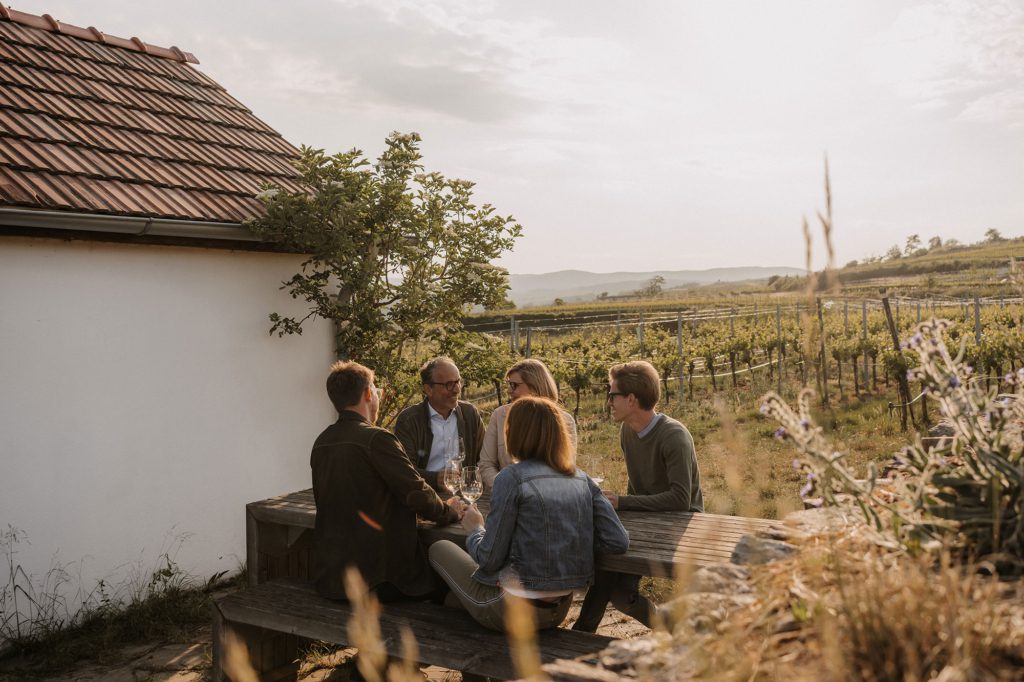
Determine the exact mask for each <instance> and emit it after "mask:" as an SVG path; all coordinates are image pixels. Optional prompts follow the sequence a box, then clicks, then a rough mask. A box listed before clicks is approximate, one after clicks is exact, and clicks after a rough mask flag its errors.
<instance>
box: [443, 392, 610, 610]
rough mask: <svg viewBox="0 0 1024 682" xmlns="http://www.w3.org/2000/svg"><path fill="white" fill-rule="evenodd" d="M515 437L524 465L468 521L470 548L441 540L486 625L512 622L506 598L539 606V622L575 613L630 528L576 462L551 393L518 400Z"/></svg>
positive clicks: (512, 417) (460, 587) (509, 440)
mask: <svg viewBox="0 0 1024 682" xmlns="http://www.w3.org/2000/svg"><path fill="white" fill-rule="evenodd" d="M505 441H506V446H507V448H508V451H509V453H510V454H511V455H512V456H513V458H515V460H517V461H516V463H515V464H513V465H512V466H510V467H506V468H504V469H502V470H501V471H500V472H499V473H498V476H497V478H495V479H494V490H493V492H492V494H491V509H490V513H489V514H488V515H487V522H486V524H485V523H484V520H483V517H482V516H481V515H480V512H479V511H478V510H477V508H476V507H475V506H473V507H470V508H469V509H468V510H467V511H466V514H465V516H464V517H463V520H462V525H463V526H464V527H465V528H466V530H468V531H469V536H468V537H467V538H466V548H467V549H468V550H469V551H468V554H467V552H465V551H463V550H462V549H461V548H459V546H458V545H456V544H455V543H453V542H449V541H447V540H441V541H439V542H436V543H434V545H432V546H431V547H430V553H429V554H430V563H431V564H432V565H433V566H434V569H435V570H436V571H437V572H438V574H439V575H440V576H441V577H442V578H443V579H444V581H445V582H447V583H448V585H449V587H451V589H452V593H453V594H454V595H455V596H456V597H457V598H458V600H459V602H461V604H462V606H463V607H465V609H466V610H467V611H468V612H469V613H470V615H471V616H473V618H474V619H476V621H477V622H478V623H480V624H481V625H483V626H484V627H487V628H490V629H492V630H503V629H504V599H505V595H508V594H511V595H515V596H517V597H522V598H524V599H526V600H527V601H528V602H529V603H531V604H532V605H533V606H534V609H535V611H536V615H537V626H538V627H539V628H549V627H557V626H558V624H559V623H561V622H562V621H563V620H564V619H565V615H566V613H567V612H568V611H569V606H570V604H571V603H572V592H573V590H574V589H577V588H582V587H586V586H587V585H589V584H590V583H592V582H593V579H594V555H595V553H597V554H622V553H623V552H625V551H626V549H627V548H628V546H629V535H628V534H627V533H626V529H625V528H623V527H622V523H620V522H619V517H618V516H617V515H616V514H615V510H614V509H612V506H611V504H610V503H609V502H608V500H607V499H606V498H605V496H604V495H603V494H602V493H601V490H600V488H598V487H597V485H596V484H595V483H594V482H593V481H592V480H590V477H588V476H587V475H586V474H585V473H583V472H582V471H581V470H579V469H577V468H576V466H575V462H574V460H575V453H574V452H573V449H572V445H571V444H570V441H569V435H568V433H567V432H566V427H565V422H564V421H563V420H562V417H561V415H560V410H559V408H558V406H556V405H555V404H554V403H553V402H551V401H550V400H546V399H544V398H535V397H524V398H520V399H519V400H517V401H515V402H514V403H512V405H511V407H509V410H508V416H507V419H506V423H505Z"/></svg>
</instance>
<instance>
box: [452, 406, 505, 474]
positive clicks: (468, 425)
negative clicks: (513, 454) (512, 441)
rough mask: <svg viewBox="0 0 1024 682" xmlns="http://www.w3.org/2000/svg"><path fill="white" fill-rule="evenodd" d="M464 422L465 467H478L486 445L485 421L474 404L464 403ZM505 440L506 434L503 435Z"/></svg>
mask: <svg viewBox="0 0 1024 682" xmlns="http://www.w3.org/2000/svg"><path fill="white" fill-rule="evenodd" d="M464 407H465V410H463V413H462V414H463V421H464V422H465V429H466V433H465V441H464V442H465V444H466V461H465V466H477V464H478V462H479V461H480V450H481V449H483V445H484V419H483V417H481V416H480V410H478V409H476V405H473V404H472V403H464ZM501 437H502V438H504V437H505V436H504V434H502V435H501Z"/></svg>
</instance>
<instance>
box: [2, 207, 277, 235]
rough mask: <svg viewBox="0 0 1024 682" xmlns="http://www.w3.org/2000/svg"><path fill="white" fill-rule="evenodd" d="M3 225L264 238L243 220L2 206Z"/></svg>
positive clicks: (147, 233) (84, 230) (134, 233)
mask: <svg viewBox="0 0 1024 682" xmlns="http://www.w3.org/2000/svg"><path fill="white" fill-rule="evenodd" d="M0 225H2V226H5V227H28V228H34V229H44V230H46V229H49V230H74V231H76V232H106V233H111V234H126V235H135V236H139V237H141V236H144V235H153V236H159V237H186V238H196V239H224V240H229V241H236V242H237V241H252V242H258V241H260V238H259V237H257V236H256V235H254V234H253V233H252V232H250V231H249V230H247V229H245V228H244V227H242V226H241V225H240V224H239V223H214V222H204V221H199V220H169V219H167V218H148V217H143V216H117V215H103V214H97V213H76V212H73V211H40V210H35V209H28V208H9V207H0Z"/></svg>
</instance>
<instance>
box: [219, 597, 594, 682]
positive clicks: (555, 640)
mask: <svg viewBox="0 0 1024 682" xmlns="http://www.w3.org/2000/svg"><path fill="white" fill-rule="evenodd" d="M217 608H218V609H219V611H220V616H221V617H222V618H223V619H224V621H226V622H229V623H232V624H243V625H247V626H252V627H257V628H261V629H265V630H271V631H275V632H283V633H288V634H293V635H296V636H299V637H303V638H309V639H317V640H323V641H328V642H333V643H335V644H351V643H352V642H351V641H350V640H349V637H348V630H347V627H348V621H349V619H350V618H351V616H352V611H351V608H350V607H349V605H348V604H346V603H343V602H333V601H329V600H327V599H323V598H321V597H319V596H318V595H317V594H316V593H315V592H314V591H313V589H312V587H310V586H309V585H308V584H304V583H299V582H294V581H275V582H270V583H264V584H262V585H259V586H257V587H255V588H251V589H248V590H244V591H241V592H238V593H235V594H232V595H228V596H227V597H225V598H223V599H221V600H219V601H218V602H217ZM380 623H381V635H382V639H383V641H384V642H385V645H386V646H387V648H388V651H389V653H390V654H392V655H396V656H398V655H401V630H402V628H403V627H408V628H409V629H410V630H411V631H412V632H413V634H414V635H415V636H416V640H417V644H418V647H419V652H420V653H419V657H420V661H419V662H420V663H429V664H432V665H439V666H442V667H445V668H451V669H453V670H463V671H466V672H473V673H476V674H480V675H486V676H489V677H497V678H503V679H509V678H512V677H515V670H514V668H513V666H512V661H511V659H510V658H509V655H508V645H507V642H506V640H505V637H504V635H503V634H502V633H497V632H492V631H489V630H485V629H483V628H481V627H480V625H478V624H477V623H476V622H475V621H473V620H472V618H470V617H469V615H468V614H466V613H465V612H463V611H459V610H456V609H446V608H443V607H439V606H435V605H431V604H424V603H403V604H388V605H385V606H384V607H383V610H382V614H381V619H380ZM611 641H612V639H611V638H609V637H603V636H600V635H591V634H588V633H578V632H574V631H572V630H562V629H552V630H545V631H543V632H541V633H540V634H539V642H540V653H541V659H542V660H543V661H545V662H549V661H554V660H557V659H562V658H577V657H579V656H588V655H594V654H596V653H597V652H598V651H601V650H602V649H604V648H605V647H607V646H608V644H609V643H611Z"/></svg>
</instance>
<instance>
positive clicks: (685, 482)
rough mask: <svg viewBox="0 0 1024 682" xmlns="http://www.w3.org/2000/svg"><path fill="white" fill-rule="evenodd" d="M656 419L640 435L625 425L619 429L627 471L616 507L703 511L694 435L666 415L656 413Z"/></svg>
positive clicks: (640, 509)
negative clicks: (653, 423) (623, 489)
mask: <svg viewBox="0 0 1024 682" xmlns="http://www.w3.org/2000/svg"><path fill="white" fill-rule="evenodd" d="M655 419H657V420H659V421H658V423H657V424H656V425H655V426H654V428H653V429H651V431H650V432H648V433H647V435H645V436H644V437H643V438H640V437H638V436H637V434H636V432H635V431H633V429H631V428H629V427H628V426H626V425H625V424H623V425H622V428H621V429H620V431H619V442H620V443H621V445H622V453H623V455H624V456H625V458H626V472H627V473H628V474H629V485H628V486H627V494H626V495H622V496H620V497H619V509H622V510H639V511H693V512H702V511H704V495H703V494H702V493H701V490H700V471H699V470H698V469H697V457H696V455H695V454H694V451H693V437H692V436H691V435H690V432H689V431H687V430H686V427H685V426H683V425H682V424H680V423H679V422H677V421H676V420H675V419H672V418H671V417H669V416H668V415H664V414H659V415H657V416H656V417H655Z"/></svg>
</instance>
